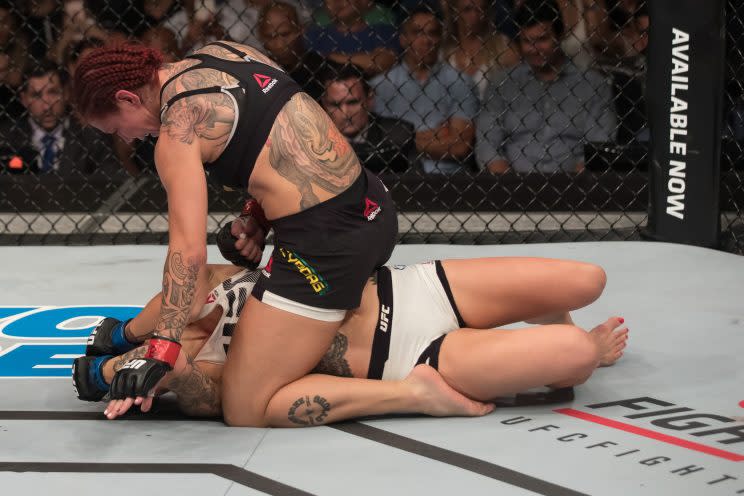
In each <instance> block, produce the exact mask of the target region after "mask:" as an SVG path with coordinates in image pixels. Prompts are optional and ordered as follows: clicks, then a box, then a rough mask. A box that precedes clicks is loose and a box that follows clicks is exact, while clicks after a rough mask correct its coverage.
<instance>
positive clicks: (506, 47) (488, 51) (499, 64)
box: [444, 0, 519, 98]
mask: <svg viewBox="0 0 744 496" xmlns="http://www.w3.org/2000/svg"><path fill="white" fill-rule="evenodd" d="M488 5H489V3H488V1H487V0H454V1H452V2H448V6H449V12H448V16H447V20H448V24H449V26H448V28H447V29H446V30H445V31H446V34H447V36H446V40H445V42H444V55H445V58H446V59H447V61H449V63H450V65H452V66H453V67H454V68H456V69H458V70H459V71H461V72H464V73H465V74H467V75H468V76H470V77H472V78H473V81H474V82H475V84H476V85H477V86H478V94H479V96H480V97H481V98H482V97H483V96H484V94H485V91H486V86H487V85H488V80H487V78H486V74H488V73H489V72H491V71H492V70H494V69H497V68H504V67H512V66H514V65H516V64H517V63H518V62H519V53H518V52H517V49H516V47H514V46H513V44H512V42H511V40H510V39H509V38H508V37H507V36H506V35H503V34H501V33H499V32H498V31H497V30H496V26H495V25H494V24H493V22H492V21H491V19H492V18H493V17H492V16H491V15H490V12H489V11H488V10H489V9H488Z"/></svg>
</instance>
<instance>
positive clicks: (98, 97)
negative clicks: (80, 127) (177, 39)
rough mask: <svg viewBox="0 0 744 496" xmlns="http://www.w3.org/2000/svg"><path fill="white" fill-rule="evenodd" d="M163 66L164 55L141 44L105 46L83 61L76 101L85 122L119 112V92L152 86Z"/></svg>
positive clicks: (75, 81)
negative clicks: (116, 97) (117, 95)
mask: <svg viewBox="0 0 744 496" xmlns="http://www.w3.org/2000/svg"><path fill="white" fill-rule="evenodd" d="M162 65H163V54H162V53H160V52H159V51H158V50H155V49H152V48H149V47H146V46H144V45H141V44H138V43H126V44H123V45H116V46H103V47H100V48H96V49H94V50H92V51H91V52H90V53H88V54H86V55H85V56H84V57H82V58H81V59H80V61H79V63H78V66H77V68H76V69H75V74H74V76H73V84H72V98H73V102H74V104H75V106H76V107H77V111H78V112H79V113H80V115H82V116H83V117H85V118H90V117H103V116H106V115H108V114H110V113H112V112H115V111H116V102H115V100H114V96H115V95H116V92H117V91H119V90H127V91H132V92H135V91H137V90H139V89H140V88H142V87H144V86H146V85H148V84H150V83H151V82H152V81H153V80H155V78H156V77H157V74H158V69H160V67H161V66H162Z"/></svg>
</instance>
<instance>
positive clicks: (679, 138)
mask: <svg viewBox="0 0 744 496" xmlns="http://www.w3.org/2000/svg"><path fill="white" fill-rule="evenodd" d="M725 3H726V0H706V1H704V2H703V1H700V0H651V1H648V2H647V4H648V7H649V13H650V32H649V46H648V75H647V80H646V81H647V82H646V87H647V95H646V101H647V102H648V119H649V127H650V130H651V149H650V152H651V156H650V160H651V163H650V165H651V166H650V167H649V218H648V228H647V230H646V231H645V232H644V235H646V236H647V237H649V238H651V239H654V240H657V241H668V242H674V243H685V244H693V245H698V246H705V247H711V248H712V247H716V246H717V245H718V237H719V233H720V206H719V190H720V156H721V129H722V124H723V89H724V88H723V84H724V67H725V31H724V26H725V24H724V23H725V21H724V14H725V12H724V9H725Z"/></svg>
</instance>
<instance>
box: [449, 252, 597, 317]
mask: <svg viewBox="0 0 744 496" xmlns="http://www.w3.org/2000/svg"><path fill="white" fill-rule="evenodd" d="M442 267H443V268H444V271H445V274H446V276H447V280H448V282H449V285H450V288H451V290H452V294H453V297H454V300H455V303H456V304H457V307H458V309H459V311H460V314H461V315H462V318H463V320H464V321H465V323H466V325H468V326H470V327H474V328H478V329H486V328H491V327H498V326H501V325H505V324H510V323H512V322H519V321H523V320H528V319H531V318H537V317H544V316H545V315H552V314H556V313H561V312H567V311H570V310H574V309H577V308H581V307H583V306H586V305H588V304H589V303H591V302H593V301H594V300H596V299H597V298H598V297H599V296H600V295H601V294H602V291H603V290H604V286H605V282H606V276H605V272H604V270H603V269H602V268H601V267H599V266H597V265H593V264H589V263H584V262H577V261H572V260H558V259H550V258H531V257H498V258H478V259H469V260H442Z"/></svg>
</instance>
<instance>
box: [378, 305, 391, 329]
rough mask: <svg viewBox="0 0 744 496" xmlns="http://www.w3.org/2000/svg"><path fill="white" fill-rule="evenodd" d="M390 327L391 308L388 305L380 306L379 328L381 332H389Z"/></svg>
mask: <svg viewBox="0 0 744 496" xmlns="http://www.w3.org/2000/svg"><path fill="white" fill-rule="evenodd" d="M389 325H390V307H389V306H387V305H380V326H379V329H380V331H382V332H387V331H388V326H389Z"/></svg>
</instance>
